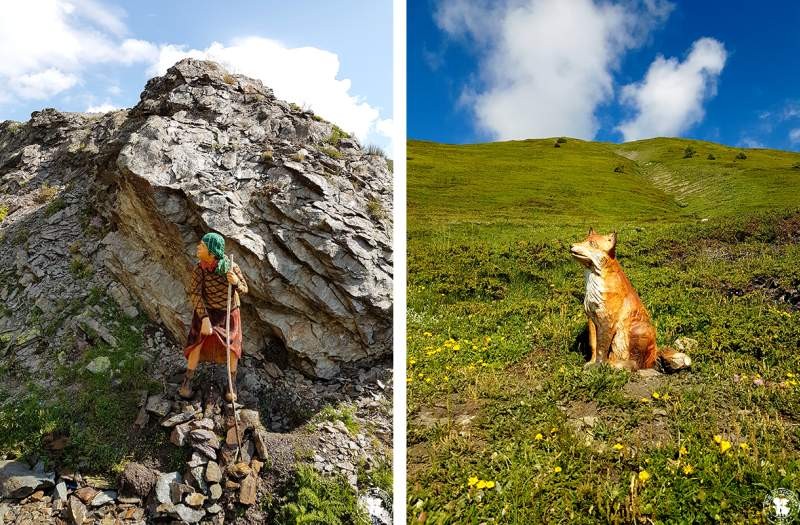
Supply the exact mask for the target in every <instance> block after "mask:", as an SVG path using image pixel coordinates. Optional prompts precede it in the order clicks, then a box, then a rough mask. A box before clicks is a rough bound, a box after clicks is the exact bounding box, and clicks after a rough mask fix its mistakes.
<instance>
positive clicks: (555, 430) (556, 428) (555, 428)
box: [550, 427, 558, 434]
mask: <svg viewBox="0 0 800 525" xmlns="http://www.w3.org/2000/svg"><path fill="white" fill-rule="evenodd" d="M556 432H558V427H553V428H551V429H550V433H551V434H555V433H556Z"/></svg>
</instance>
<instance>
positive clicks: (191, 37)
mask: <svg viewBox="0 0 800 525" xmlns="http://www.w3.org/2000/svg"><path fill="white" fill-rule="evenodd" d="M392 41H393V40H392V3H391V0H379V1H367V0H361V1H355V0H342V1H337V2H319V1H311V0H306V1H294V2H282V1H278V0H274V1H255V0H248V1H231V2H219V1H191V2H190V1H188V0H183V1H173V2H164V1H160V0H159V1H156V0H142V1H127V2H125V1H119V0H115V1H112V0H32V1H26V2H15V3H10V4H8V5H4V7H3V9H2V16H0V120H4V119H13V120H27V119H28V118H30V113H31V112H32V111H35V110H38V109H41V108H43V107H56V108H58V109H61V110H65V111H87V110H90V109H91V110H107V109H110V108H118V107H131V106H133V105H135V104H136V102H138V100H139V94H140V93H141V91H142V89H143V87H144V84H145V82H146V81H147V79H148V78H149V77H151V76H153V75H155V74H160V73H163V71H164V70H165V69H166V67H168V66H169V65H171V64H172V63H174V62H175V61H176V60H178V59H180V58H182V57H183V56H185V55H187V54H189V55H192V56H197V57H203V58H212V59H215V60H218V61H222V62H223V63H224V65H226V66H227V67H229V68H230V69H233V70H234V71H235V72H238V73H242V74H247V75H249V76H256V77H258V78H261V79H262V80H263V81H264V82H265V84H267V85H269V86H270V87H272V88H273V89H275V92H276V94H277V95H278V96H279V97H281V98H284V99H286V100H290V101H293V102H297V103H299V104H300V105H305V106H307V107H310V108H312V109H314V110H315V111H316V112H317V113H318V114H320V115H321V116H323V117H325V118H328V119H329V120H332V121H334V122H336V123H338V124H340V125H341V126H342V127H343V128H344V129H345V130H347V131H352V132H355V133H357V134H358V135H359V136H360V138H362V142H366V143H373V144H378V145H380V146H382V147H384V148H385V149H387V151H391V139H390V134H391V127H392V80H393V79H392ZM215 42H216V45H214V43H215Z"/></svg>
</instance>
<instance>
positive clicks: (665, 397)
mask: <svg viewBox="0 0 800 525" xmlns="http://www.w3.org/2000/svg"><path fill="white" fill-rule="evenodd" d="M661 399H662V400H663V401H669V394H664V395H663V396H661Z"/></svg>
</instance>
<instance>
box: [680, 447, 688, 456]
mask: <svg viewBox="0 0 800 525" xmlns="http://www.w3.org/2000/svg"><path fill="white" fill-rule="evenodd" d="M687 453H688V451H687V450H686V447H681V449H680V450H679V451H678V454H680V455H681V456H685V455H686V454H687Z"/></svg>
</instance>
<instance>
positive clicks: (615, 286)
mask: <svg viewBox="0 0 800 525" xmlns="http://www.w3.org/2000/svg"><path fill="white" fill-rule="evenodd" d="M616 247H617V234H616V232H614V233H612V234H611V235H599V234H597V233H595V232H594V230H593V229H589V235H588V236H587V237H586V239H585V240H584V241H583V242H578V243H575V244H573V245H572V247H571V248H570V253H571V254H572V257H574V258H575V259H576V260H577V261H578V262H579V263H581V265H583V267H584V268H585V276H586V298H585V299H584V301H583V305H584V308H585V309H586V316H587V317H588V318H589V346H590V347H591V349H592V358H591V360H590V361H589V363H587V364H596V363H597V364H599V363H608V364H609V365H611V366H614V367H618V368H627V369H628V370H632V371H634V370H639V369H645V368H653V367H655V366H656V364H657V361H658V360H659V357H660V358H661V363H660V365H661V367H662V368H663V369H664V370H665V371H675V370H680V369H682V368H687V367H689V366H691V363H692V360H691V359H690V358H689V356H687V355H686V354H684V353H682V352H678V351H676V350H673V349H671V348H664V349H662V350H661V351H659V350H658V348H657V347H656V330H655V327H653V323H652V322H651V321H650V316H649V315H648V313H647V310H646V309H645V307H644V305H643V304H642V301H641V299H639V295H638V294H637V293H636V290H634V289H633V286H632V285H631V282H630V281H629V280H628V278H627V277H626V276H625V273H624V272H623V271H622V267H621V266H620V265H619V262H617V259H616Z"/></svg>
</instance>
